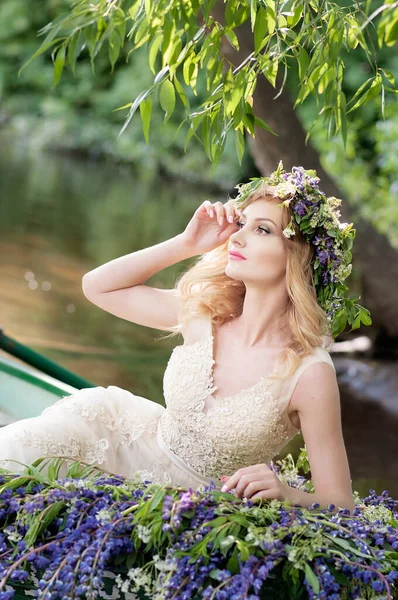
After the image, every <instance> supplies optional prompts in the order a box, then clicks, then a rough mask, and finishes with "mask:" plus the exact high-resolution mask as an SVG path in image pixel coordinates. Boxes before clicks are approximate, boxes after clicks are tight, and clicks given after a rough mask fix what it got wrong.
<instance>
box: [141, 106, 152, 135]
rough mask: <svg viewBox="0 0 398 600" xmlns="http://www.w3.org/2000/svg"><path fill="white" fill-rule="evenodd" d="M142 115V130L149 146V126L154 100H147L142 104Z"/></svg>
mask: <svg viewBox="0 0 398 600" xmlns="http://www.w3.org/2000/svg"><path fill="white" fill-rule="evenodd" d="M140 114H141V120H142V130H143V132H144V137H145V141H146V143H147V144H149V126H150V123H151V114H152V99H151V98H147V99H146V100H143V101H142V102H141V104H140Z"/></svg>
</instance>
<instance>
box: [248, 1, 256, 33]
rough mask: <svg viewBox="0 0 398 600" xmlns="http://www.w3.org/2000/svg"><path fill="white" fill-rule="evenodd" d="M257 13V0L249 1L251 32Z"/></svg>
mask: <svg viewBox="0 0 398 600" xmlns="http://www.w3.org/2000/svg"><path fill="white" fill-rule="evenodd" d="M256 13H257V0H250V23H251V28H252V31H253V30H254V26H255V22H256Z"/></svg>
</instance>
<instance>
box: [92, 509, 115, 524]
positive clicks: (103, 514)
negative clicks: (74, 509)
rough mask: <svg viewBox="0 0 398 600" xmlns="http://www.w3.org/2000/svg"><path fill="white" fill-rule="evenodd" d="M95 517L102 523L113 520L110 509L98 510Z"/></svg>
mask: <svg viewBox="0 0 398 600" xmlns="http://www.w3.org/2000/svg"><path fill="white" fill-rule="evenodd" d="M95 518H96V519H97V521H100V522H101V523H109V522H110V521H111V520H112V513H111V512H110V511H109V510H106V509H102V510H99V511H98V512H97V514H96V515H95Z"/></svg>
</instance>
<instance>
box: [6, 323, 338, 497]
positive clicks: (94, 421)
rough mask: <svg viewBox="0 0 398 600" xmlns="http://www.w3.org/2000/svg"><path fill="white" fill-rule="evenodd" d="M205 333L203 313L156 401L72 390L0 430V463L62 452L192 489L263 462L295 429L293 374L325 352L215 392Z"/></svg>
mask: <svg viewBox="0 0 398 600" xmlns="http://www.w3.org/2000/svg"><path fill="white" fill-rule="evenodd" d="M212 333H213V332H212V325H211V321H210V320H209V319H208V318H203V317H201V318H197V319H194V320H192V321H191V322H190V323H189V325H188V326H187V327H186V329H185V331H184V344H183V345H180V346H176V347H175V348H174V350H173V352H172V354H171V356H170V359H169V362H168V364H167V368H166V370H165V373H164V382H163V389H164V398H165V403H166V408H165V407H163V406H161V405H160V404H157V403H156V402H153V401H151V400H148V399H147V398H142V397H140V396H136V395H135V394H132V393H131V392H128V391H127V390H123V389H121V388H119V387H115V386H109V387H107V388H104V387H95V388H87V389H83V390H79V391H77V392H75V393H74V394H73V395H71V396H66V397H64V398H62V399H61V400H59V401H58V402H56V403H55V404H53V405H52V406H50V407H49V408H46V409H45V410H44V411H43V412H42V413H41V414H40V415H39V416H37V417H33V418H29V419H23V420H21V421H17V422H15V423H12V424H11V425H7V426H6V427H3V428H2V429H0V466H3V467H5V468H7V469H12V470H14V471H15V472H19V471H20V470H22V469H23V467H21V466H20V465H18V464H17V463H14V462H12V459H13V460H16V461H19V462H21V463H24V464H29V463H31V462H33V461H34V460H35V459H36V458H38V457H41V456H65V457H70V458H73V459H76V460H77V459H81V460H83V461H85V462H87V463H89V464H93V465H97V466H98V467H99V468H100V469H101V468H102V469H104V470H106V471H109V472H111V473H116V474H121V475H124V476H126V477H133V476H138V478H140V479H142V480H144V479H150V480H152V481H154V482H156V483H165V484H168V485H173V486H183V487H192V488H194V489H201V488H203V486H205V485H208V484H209V482H210V481H211V480H212V481H213V482H214V483H215V485H216V487H217V488H220V487H221V486H222V482H221V476H222V475H232V474H233V473H234V472H235V471H236V470H237V469H239V468H241V467H245V466H249V465H252V464H256V463H259V462H269V461H270V460H271V459H272V458H273V457H274V456H275V455H276V454H278V452H279V451H280V450H281V449H282V448H283V446H285V445H286V444H287V442H288V441H289V440H291V439H292V438H293V437H294V436H295V435H296V434H297V433H298V432H299V430H298V429H296V427H294V425H293V424H292V423H291V421H290V419H289V416H288V406H289V401H290V398H291V396H292V393H293V390H294V388H295V386H296V384H297V381H298V380H299V378H300V375H301V374H302V373H303V371H304V370H305V369H306V368H307V367H308V366H309V365H310V364H312V363H314V362H327V363H329V364H330V365H332V366H333V362H332V359H331V357H330V354H329V352H328V351H327V350H325V349H324V348H322V347H320V346H319V347H317V348H316V349H315V350H314V352H313V353H312V354H311V355H310V356H307V357H305V358H304V359H302V361H301V364H300V366H299V367H298V369H297V370H296V371H295V373H294V375H293V376H292V377H291V378H289V379H288V380H285V381H284V382H280V381H271V380H270V379H269V376H268V377H267V376H264V377H262V378H261V379H260V380H259V381H258V382H257V383H256V384H255V385H253V386H251V387H250V388H249V389H245V390H242V391H241V392H239V393H238V394H235V395H234V396H229V397H220V396H218V395H214V393H215V391H216V389H217V388H215V387H214V386H213V377H212V374H213V365H214V359H213V335H212ZM61 475H62V471H61Z"/></svg>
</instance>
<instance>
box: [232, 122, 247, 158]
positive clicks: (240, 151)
mask: <svg viewBox="0 0 398 600" xmlns="http://www.w3.org/2000/svg"><path fill="white" fill-rule="evenodd" d="M234 135H235V150H236V154H237V157H238V161H239V164H240V165H241V164H242V158H243V155H244V153H245V138H244V135H243V133H242V131H241V130H240V129H236V130H235V131H234Z"/></svg>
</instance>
